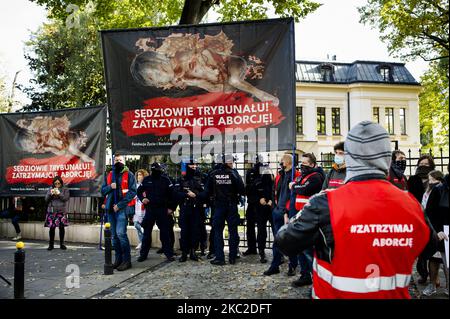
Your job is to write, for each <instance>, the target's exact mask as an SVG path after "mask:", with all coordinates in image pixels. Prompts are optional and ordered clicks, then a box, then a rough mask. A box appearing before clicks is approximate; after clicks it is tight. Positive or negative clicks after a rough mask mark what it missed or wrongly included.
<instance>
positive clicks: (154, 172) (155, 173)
mask: <svg viewBox="0 0 450 319" xmlns="http://www.w3.org/2000/svg"><path fill="white" fill-rule="evenodd" d="M161 175H162V171H161V170H159V169H152V176H153V177H160V176H161Z"/></svg>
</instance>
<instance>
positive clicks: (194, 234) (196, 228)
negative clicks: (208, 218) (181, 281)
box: [175, 159, 204, 262]
mask: <svg viewBox="0 0 450 319" xmlns="http://www.w3.org/2000/svg"><path fill="white" fill-rule="evenodd" d="M184 164H187V165H186V170H185V172H182V174H183V173H184V176H182V177H181V178H180V179H179V180H178V181H177V182H176V183H175V196H176V199H177V203H178V204H179V206H180V218H179V225H180V229H181V233H180V246H181V251H182V255H181V257H180V262H185V261H186V260H187V257H188V254H189V258H190V259H191V260H194V261H198V260H199V259H198V256H197V255H196V253H195V249H196V248H197V246H198V244H199V241H200V230H201V226H200V223H201V221H202V219H201V214H204V208H203V201H201V200H199V199H198V198H197V195H198V194H199V193H201V192H202V191H203V190H204V185H203V182H202V177H201V174H200V172H199V171H198V170H197V164H196V163H195V162H194V161H193V160H192V159H191V160H189V161H187V162H186V163H183V164H182V165H184Z"/></svg>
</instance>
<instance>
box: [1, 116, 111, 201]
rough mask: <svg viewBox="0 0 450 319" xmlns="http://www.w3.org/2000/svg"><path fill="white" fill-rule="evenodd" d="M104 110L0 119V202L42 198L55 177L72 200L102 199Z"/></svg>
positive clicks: (104, 135)
mask: <svg viewBox="0 0 450 319" xmlns="http://www.w3.org/2000/svg"><path fill="white" fill-rule="evenodd" d="M105 138H106V107H86V108H79V109H66V110H58V111H48V112H47V111H46V112H30V113H9V114H0V176H1V179H0V196H16V195H20V196H44V195H45V193H46V191H47V190H48V188H49V186H50V185H51V183H52V180H53V178H54V177H55V176H56V175H58V176H61V178H62V179H63V181H64V184H65V185H66V186H67V187H68V188H69V190H70V194H71V196H74V197H83V196H101V195H100V187H101V183H102V181H103V180H102V176H103V175H102V173H103V172H104V169H105Z"/></svg>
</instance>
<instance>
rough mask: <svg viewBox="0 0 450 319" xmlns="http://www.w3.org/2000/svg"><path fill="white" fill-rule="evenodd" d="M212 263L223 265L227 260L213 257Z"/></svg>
mask: <svg viewBox="0 0 450 319" xmlns="http://www.w3.org/2000/svg"><path fill="white" fill-rule="evenodd" d="M211 265H216V266H223V265H225V261H224V260H218V259H213V260H211Z"/></svg>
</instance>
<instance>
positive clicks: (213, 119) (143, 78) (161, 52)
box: [102, 18, 296, 154]
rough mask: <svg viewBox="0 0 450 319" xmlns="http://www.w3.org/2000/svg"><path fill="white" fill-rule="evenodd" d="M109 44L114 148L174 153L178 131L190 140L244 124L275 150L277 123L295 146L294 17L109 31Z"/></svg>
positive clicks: (281, 143)
mask: <svg viewBox="0 0 450 319" xmlns="http://www.w3.org/2000/svg"><path fill="white" fill-rule="evenodd" d="M102 45H103V55H104V64H105V73H106V83H107V93H108V101H109V108H110V123H111V133H112V145H113V151H115V152H120V153H124V154H167V153H169V152H170V149H171V148H172V146H173V145H174V144H175V143H177V142H178V141H179V140H173V139H171V138H170V134H171V132H172V131H173V130H174V129H182V130H183V131H184V132H185V133H184V135H189V136H190V139H189V140H190V141H191V145H192V141H193V140H194V137H198V138H202V135H203V134H204V133H205V132H208V130H209V132H211V130H214V131H213V132H216V133H217V134H216V133H213V134H212V135H221V136H224V134H225V133H226V131H227V130H229V129H237V130H241V131H242V132H243V133H244V134H245V132H254V133H255V136H256V139H255V140H248V141H247V142H248V143H249V144H250V143H256V142H258V143H260V145H261V143H263V145H265V147H266V149H267V150H268V151H269V150H271V149H270V147H271V144H270V138H271V135H270V132H271V131H270V128H276V129H277V133H278V137H277V142H278V145H277V147H278V149H291V148H292V145H293V143H295V110H296V108H295V58H294V22H293V20H292V19H290V18H288V19H273V20H261V21H249V22H240V23H224V24H206V25H197V26H173V27H163V28H150V29H130V30H106V31H102ZM261 132H262V133H264V134H261ZM247 136H253V135H250V134H249V135H247ZM203 137H204V136H203ZM272 138H273V137H272ZM208 142H209V139H203V138H202V142H201V144H206V143H208ZM222 143H223V144H225V143H230V141H223V142H222ZM232 143H237V141H236V142H232Z"/></svg>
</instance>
